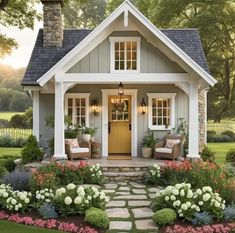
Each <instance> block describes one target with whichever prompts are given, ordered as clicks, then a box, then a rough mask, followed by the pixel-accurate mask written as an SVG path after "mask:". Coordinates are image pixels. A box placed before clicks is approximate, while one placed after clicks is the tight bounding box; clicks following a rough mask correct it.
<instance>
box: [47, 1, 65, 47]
mask: <svg viewBox="0 0 235 233" xmlns="http://www.w3.org/2000/svg"><path fill="white" fill-rule="evenodd" d="M42 3H43V46H44V47H61V46H62V43H63V25H62V12H61V8H62V5H61V4H62V3H61V1H59V0H58V1H45V0H44V1H43V0H42Z"/></svg>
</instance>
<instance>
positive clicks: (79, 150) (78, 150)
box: [71, 147, 89, 153]
mask: <svg viewBox="0 0 235 233" xmlns="http://www.w3.org/2000/svg"><path fill="white" fill-rule="evenodd" d="M87 152H89V148H85V147H77V148H71V153H87Z"/></svg>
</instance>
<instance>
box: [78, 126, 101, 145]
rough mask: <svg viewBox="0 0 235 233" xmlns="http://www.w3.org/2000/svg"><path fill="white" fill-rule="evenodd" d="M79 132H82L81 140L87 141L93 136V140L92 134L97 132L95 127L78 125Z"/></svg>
mask: <svg viewBox="0 0 235 233" xmlns="http://www.w3.org/2000/svg"><path fill="white" fill-rule="evenodd" d="M80 129H81V132H82V140H84V141H86V142H89V141H90V140H91V137H93V140H94V135H95V134H96V132H97V128H89V127H86V126H82V127H80Z"/></svg>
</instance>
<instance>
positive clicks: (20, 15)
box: [0, 0, 41, 58]
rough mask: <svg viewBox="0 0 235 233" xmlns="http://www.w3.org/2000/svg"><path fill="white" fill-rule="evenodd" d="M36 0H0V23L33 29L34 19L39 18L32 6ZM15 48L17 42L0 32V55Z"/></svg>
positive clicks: (6, 25) (8, 52)
mask: <svg viewBox="0 0 235 233" xmlns="http://www.w3.org/2000/svg"><path fill="white" fill-rule="evenodd" d="M36 2H39V1H38V0H30V1H29V0H20V1H18V0H0V25H2V26H5V27H9V26H16V27H18V28H19V29H23V28H31V29H33V26H34V21H35V19H40V18H41V16H40V15H38V13H37V11H36V10H35V9H34V8H33V7H34V4H35V3H36ZM14 48H17V42H16V41H15V40H14V39H13V38H9V37H7V36H6V35H5V34H3V33H1V32H0V57H1V58H2V57H4V56H6V55H8V54H10V53H11V52H12V50H13V49H14Z"/></svg>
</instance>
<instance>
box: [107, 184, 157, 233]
mask: <svg viewBox="0 0 235 233" xmlns="http://www.w3.org/2000/svg"><path fill="white" fill-rule="evenodd" d="M103 191H104V192H105V193H106V195H108V196H110V201H109V202H108V203H107V204H106V210H105V211H106V213H107V214H108V216H109V218H110V226H109V230H107V233H124V232H131V233H144V232H146V233H147V232H148V233H153V232H158V226H157V225H156V224H155V223H154V221H153V220H152V215H153V211H152V209H151V203H152V199H153V198H154V197H155V195H156V192H159V191H160V188H156V187H147V186H146V185H145V184H141V183H136V182H117V183H107V184H105V186H104V190H103Z"/></svg>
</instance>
